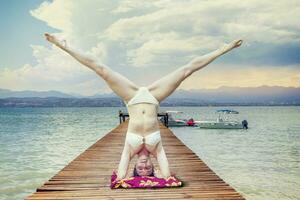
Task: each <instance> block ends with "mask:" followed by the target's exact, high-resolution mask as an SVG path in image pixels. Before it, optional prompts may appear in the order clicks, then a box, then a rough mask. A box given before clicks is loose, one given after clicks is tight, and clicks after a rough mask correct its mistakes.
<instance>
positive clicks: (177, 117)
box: [165, 110, 195, 127]
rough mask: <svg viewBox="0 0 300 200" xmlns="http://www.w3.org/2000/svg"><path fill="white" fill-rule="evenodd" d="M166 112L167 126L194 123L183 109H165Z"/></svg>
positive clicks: (190, 124) (191, 124)
mask: <svg viewBox="0 0 300 200" xmlns="http://www.w3.org/2000/svg"><path fill="white" fill-rule="evenodd" d="M165 112H166V113H167V114H168V126H169V127H179V126H193V125H194V124H195V123H194V122H193V119H192V118H191V117H189V116H187V115H186V114H185V113H184V112H183V111H176V110H168V111H165Z"/></svg>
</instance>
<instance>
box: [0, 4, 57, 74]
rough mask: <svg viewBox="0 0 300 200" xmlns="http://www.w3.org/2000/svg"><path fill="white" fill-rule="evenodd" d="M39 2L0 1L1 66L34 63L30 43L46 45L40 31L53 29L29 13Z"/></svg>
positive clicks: (16, 66) (15, 66)
mask: <svg viewBox="0 0 300 200" xmlns="http://www.w3.org/2000/svg"><path fill="white" fill-rule="evenodd" d="M41 2H43V1H42V0H29V1H19V0H9V1H1V6H0V17H1V19H2V20H0V28H1V30H0V32H1V38H0V42H1V48H0V61H1V64H0V67H1V68H3V67H9V68H18V67H20V66H22V65H24V63H31V64H34V63H36V62H35V59H34V57H33V56H32V49H31V48H30V44H42V45H46V42H45V41H44V38H43V37H42V35H41V32H44V31H50V32H51V31H53V30H55V29H53V28H50V27H49V26H47V25H46V24H45V23H43V22H41V21H39V20H36V19H35V18H34V17H32V16H31V15H30V13H29V10H30V9H34V8H37V7H38V6H39V4H40V3H41ZM14 55H15V56H14Z"/></svg>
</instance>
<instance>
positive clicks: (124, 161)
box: [117, 142, 132, 180]
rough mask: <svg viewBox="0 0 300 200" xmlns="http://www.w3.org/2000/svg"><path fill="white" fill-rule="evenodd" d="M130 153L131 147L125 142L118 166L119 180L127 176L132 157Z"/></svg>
mask: <svg viewBox="0 0 300 200" xmlns="http://www.w3.org/2000/svg"><path fill="white" fill-rule="evenodd" d="M130 154H131V152H130V147H129V145H128V144H127V142H125V145H124V149H123V152H122V156H121V160H120V163H119V167H118V172H117V180H120V179H123V178H125V177H126V174H127V171H128V166H129V162H130V160H131V158H132V156H131V155H130Z"/></svg>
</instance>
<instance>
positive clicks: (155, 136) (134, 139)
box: [125, 130, 161, 148]
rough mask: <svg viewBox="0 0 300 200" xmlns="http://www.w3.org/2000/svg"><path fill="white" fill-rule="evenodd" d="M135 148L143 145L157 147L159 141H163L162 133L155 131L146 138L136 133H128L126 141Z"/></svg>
mask: <svg viewBox="0 0 300 200" xmlns="http://www.w3.org/2000/svg"><path fill="white" fill-rule="evenodd" d="M125 140H126V141H127V142H128V143H129V144H130V145H131V146H132V147H133V148H137V147H139V146H140V145H142V144H144V143H145V144H148V145H151V146H155V145H156V144H157V143H158V142H159V141H161V136H160V131H159V130H158V131H155V132H153V133H151V134H149V135H147V136H145V137H143V136H141V135H138V134H136V133H131V132H129V131H127V133H126V139H125Z"/></svg>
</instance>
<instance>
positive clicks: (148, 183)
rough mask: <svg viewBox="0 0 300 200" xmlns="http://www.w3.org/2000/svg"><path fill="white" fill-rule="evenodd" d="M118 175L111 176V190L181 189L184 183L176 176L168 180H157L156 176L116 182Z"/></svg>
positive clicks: (137, 177)
mask: <svg viewBox="0 0 300 200" xmlns="http://www.w3.org/2000/svg"><path fill="white" fill-rule="evenodd" d="M116 178H117V174H116V172H115V171H113V174H112V175H111V184H110V188H111V189H116V188H164V187H180V186H182V182H181V181H180V180H178V179H177V178H176V177H175V176H170V177H169V178H167V179H164V178H157V177H155V176H133V177H130V178H125V179H121V180H116Z"/></svg>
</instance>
